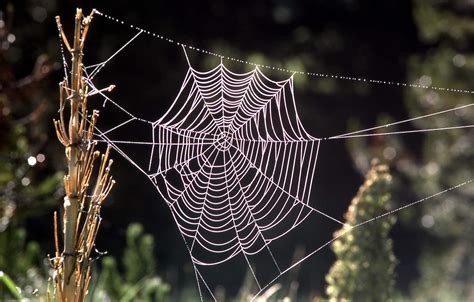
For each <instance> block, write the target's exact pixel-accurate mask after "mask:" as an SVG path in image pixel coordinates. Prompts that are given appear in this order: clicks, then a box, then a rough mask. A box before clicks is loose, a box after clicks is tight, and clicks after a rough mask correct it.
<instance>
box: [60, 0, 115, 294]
mask: <svg viewBox="0 0 474 302" xmlns="http://www.w3.org/2000/svg"><path fill="white" fill-rule="evenodd" d="M92 17H93V12H92V13H91V14H90V15H89V16H83V14H82V10H81V9H77V12H76V17H75V28H74V41H73V48H71V46H70V45H71V44H70V43H69V41H68V39H67V37H66V34H65V33H64V31H63V27H62V25H61V21H60V18H59V17H56V22H57V25H58V29H59V31H60V36H61V38H62V40H63V42H64V44H65V46H66V49H67V50H68V51H69V52H70V54H71V65H72V70H71V81H68V80H67V78H65V79H64V81H62V82H61V83H60V84H59V91H60V93H59V105H60V110H59V120H55V121H54V126H55V129H56V133H57V136H58V140H59V141H60V142H61V144H63V145H64V147H65V151H66V159H67V165H68V174H67V175H66V176H65V177H64V188H65V192H66V196H65V197H64V204H63V224H62V233H63V250H62V252H60V250H59V243H58V239H57V221H56V220H57V216H56V214H55V236H56V257H55V258H53V260H52V264H53V268H54V270H55V277H54V284H55V293H56V296H57V299H58V300H59V301H65V302H76V301H83V300H84V298H85V296H86V294H87V290H88V288H89V284H90V280H91V265H92V260H91V259H92V258H91V254H92V252H93V250H94V246H95V240H96V237H97V233H98V230H99V226H100V222H101V218H100V208H101V205H102V203H103V202H104V200H105V198H106V197H107V195H108V194H109V193H110V191H111V189H112V187H113V185H114V180H113V179H112V178H111V176H110V174H109V173H110V168H111V165H112V160H109V153H110V147H109V148H107V151H106V152H105V153H104V154H102V156H101V155H100V152H99V151H96V150H95V145H94V143H93V134H94V128H95V124H96V122H97V118H98V111H94V112H93V114H92V118H91V120H90V121H89V120H88V119H87V116H88V112H87V97H88V86H87V85H86V84H85V83H84V79H83V77H82V69H83V65H82V58H83V49H84V42H85V40H86V37H87V33H88V30H89V26H90V23H91V21H92ZM67 105H69V108H70V112H69V115H67V116H66V115H65V113H64V111H65V108H66V107H67ZM99 157H100V165H99V169H98V171H97V174H94V163H95V162H96V160H97V159H98V158H99ZM93 176H94V177H93ZM92 179H93V180H94V185H93V186H90V183H91V180H92ZM90 188H92V190H90ZM89 191H90V192H91V195H88V192H89Z"/></svg>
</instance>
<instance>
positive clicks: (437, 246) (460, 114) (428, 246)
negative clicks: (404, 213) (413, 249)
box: [406, 0, 474, 301]
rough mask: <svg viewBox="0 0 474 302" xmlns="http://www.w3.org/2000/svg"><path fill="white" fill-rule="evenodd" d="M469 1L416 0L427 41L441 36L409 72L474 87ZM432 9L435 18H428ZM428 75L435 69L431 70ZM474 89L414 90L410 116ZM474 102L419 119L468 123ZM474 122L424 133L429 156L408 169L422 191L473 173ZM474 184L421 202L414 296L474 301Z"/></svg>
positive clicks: (468, 99)
mask: <svg viewBox="0 0 474 302" xmlns="http://www.w3.org/2000/svg"><path fill="white" fill-rule="evenodd" d="M468 2H469V1H465V0H461V1H434V0H425V1H416V2H415V3H416V5H415V15H414V16H415V21H416V22H417V26H418V31H419V33H420V35H421V36H422V37H423V38H424V39H425V41H427V42H430V43H431V42H437V43H436V44H433V45H432V47H430V49H429V51H428V52H427V53H426V54H424V55H418V56H414V57H413V58H412V59H411V60H410V62H409V65H408V73H409V77H410V80H412V81H417V80H421V79H424V80H425V81H426V80H427V81H428V83H431V82H432V83H433V85H436V86H441V87H455V88H459V89H472V87H473V85H474V80H473V78H472V72H473V71H474V53H473V52H472V47H467V45H468V43H470V42H469V41H472V38H473V35H474V21H473V20H472V18H470V19H469V18H468V15H467V14H466V12H467V11H468V10H467V7H468V6H469V3H468ZM428 17H429V18H428ZM428 75H429V77H428ZM472 102H473V97H472V95H470V94H454V93H443V92H442V91H430V90H411V91H410V92H409V93H407V97H406V104H407V107H408V109H409V113H410V115H411V116H416V115H419V113H420V112H424V113H425V114H426V113H431V112H436V111H441V110H445V109H449V108H453V107H457V106H461V105H466V104H471V103H472ZM473 120H474V110H473V108H472V107H469V108H466V109H462V110H457V111H455V112H453V113H451V114H442V115H438V116H434V117H432V118H430V119H423V120H420V121H419V122H418V124H417V126H419V127H424V128H433V127H445V126H457V125H469V124H472V121H473ZM473 133H474V132H473V131H472V129H462V130H461V129H459V130H455V131H439V132H430V133H428V134H426V137H425V139H424V140H423V145H422V147H423V159H424V160H423V161H422V162H421V163H420V164H419V165H418V167H417V169H416V170H415V171H413V173H410V174H409V175H410V177H411V179H412V181H413V183H414V185H415V189H416V191H417V192H418V193H419V194H420V195H424V196H426V195H430V194H434V193H436V192H439V191H441V190H444V189H446V188H447V187H452V186H455V185H457V184H459V183H462V182H464V181H466V180H468V179H472V178H474V172H473V171H472V163H473V161H474V149H473V148H472V145H473V143H474V135H473ZM473 192H474V191H473V187H472V185H467V186H463V187H460V188H457V189H456V190H453V191H450V192H447V193H446V194H443V196H442V197H441V196H440V198H438V200H437V201H435V202H430V203H426V204H423V207H422V208H421V214H420V215H419V218H420V219H419V220H418V221H417V223H416V224H417V226H418V227H421V228H422V230H423V232H424V233H425V234H424V237H425V238H427V241H426V242H424V245H425V248H423V249H422V251H423V253H422V255H421V257H420V259H419V271H420V275H421V277H420V279H419V280H418V281H417V282H416V283H415V285H414V286H413V291H412V299H413V300H415V301H427V300H428V301H471V300H473V299H474V262H473V261H472V255H473V254H474V236H473V232H472V230H473V229H474V216H473V213H474V204H473V203H472V196H473Z"/></svg>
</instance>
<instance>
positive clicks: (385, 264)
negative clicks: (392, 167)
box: [326, 163, 396, 302]
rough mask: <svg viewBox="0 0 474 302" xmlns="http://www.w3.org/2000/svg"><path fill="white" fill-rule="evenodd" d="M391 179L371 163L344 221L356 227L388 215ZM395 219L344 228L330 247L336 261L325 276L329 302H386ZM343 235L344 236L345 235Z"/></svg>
mask: <svg viewBox="0 0 474 302" xmlns="http://www.w3.org/2000/svg"><path fill="white" fill-rule="evenodd" d="M390 182H391V176H390V174H389V172H388V167H387V166H385V165H381V164H376V163H374V164H373V166H372V169H371V170H370V171H369V173H368V174H367V177H366V181H365V183H364V184H363V185H362V187H361V188H360V189H359V192H358V193H357V195H356V197H355V198H354V199H353V200H352V203H351V205H350V206H349V210H348V212H347V213H346V215H345V217H346V220H347V224H349V225H357V224H359V223H361V222H364V221H366V220H368V219H371V218H373V217H376V216H378V215H380V214H383V213H385V212H387V211H388V209H389V208H388V202H389V199H390V194H389V193H388V192H389V190H390ZM394 223H395V217H393V216H386V217H384V218H383V219H380V220H375V221H372V222H370V223H368V224H366V225H364V226H361V227H357V228H355V229H354V230H350V228H351V227H349V226H344V227H343V228H342V229H340V230H339V231H337V232H336V233H335V234H334V236H339V235H342V236H341V237H339V238H338V239H336V240H335V241H334V242H333V243H332V245H331V247H332V250H333V251H334V253H335V254H336V257H337V261H336V262H335V263H334V265H333V266H332V267H331V269H330V271H329V273H328V274H327V276H326V281H327V282H328V286H327V290H326V291H327V294H328V295H329V298H330V301H366V302H371V301H373V302H378V301H387V300H388V299H389V298H391V296H392V294H393V286H394V279H395V273H394V271H395V265H396V259H395V256H394V254H393V251H392V249H393V243H392V240H391V239H390V238H389V232H390V229H391V228H392V226H393V224H394ZM344 233H346V234H344Z"/></svg>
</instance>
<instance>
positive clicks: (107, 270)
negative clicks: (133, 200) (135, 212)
mask: <svg viewBox="0 0 474 302" xmlns="http://www.w3.org/2000/svg"><path fill="white" fill-rule="evenodd" d="M153 247H154V239H153V236H151V235H150V234H144V233H143V227H142V225H141V224H138V223H133V224H130V225H129V226H128V229H127V246H126V248H125V251H124V255H123V258H122V260H121V263H120V266H119V265H118V263H117V260H116V259H115V258H114V257H112V256H106V257H104V258H103V259H102V261H101V263H102V269H101V271H100V273H99V276H98V278H97V286H96V288H95V289H94V292H93V293H92V294H91V297H90V299H91V301H97V300H100V301H122V302H128V301H141V302H163V301H168V300H169V298H168V294H169V292H170V286H169V285H168V284H167V283H165V282H164V281H163V280H162V279H161V278H160V277H159V276H158V275H157V274H156V265H155V260H154V259H155V256H154V254H153ZM121 269H122V270H123V274H122V275H121V274H120V270H121ZM96 299H97V300H96Z"/></svg>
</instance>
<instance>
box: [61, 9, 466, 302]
mask: <svg viewBox="0 0 474 302" xmlns="http://www.w3.org/2000/svg"><path fill="white" fill-rule="evenodd" d="M100 15H103V14H101V13H100ZM107 18H109V19H113V20H115V21H117V22H121V21H119V20H118V19H114V18H112V17H109V16H107ZM122 23H123V22H122ZM131 27H132V28H136V29H137V30H138V32H137V33H136V34H134V36H133V37H132V38H131V39H130V40H129V41H128V42H127V43H125V44H124V45H123V46H122V47H121V48H119V49H118V50H117V51H116V52H115V53H113V54H112V55H111V56H110V57H109V58H108V59H107V60H105V61H103V62H100V63H98V64H94V65H90V66H87V67H84V74H85V81H86V83H87V85H88V86H89V87H90V92H89V95H100V96H101V97H102V98H103V99H104V106H105V105H106V104H111V105H112V107H113V108H115V109H116V110H117V112H119V113H120V114H121V115H122V116H124V121H120V122H118V123H117V124H115V125H112V126H109V127H107V129H99V128H96V130H97V133H96V136H97V140H96V141H97V142H105V143H108V144H110V145H111V146H112V147H113V148H114V149H115V150H116V151H117V152H118V153H119V154H121V155H122V156H123V157H124V158H125V159H126V160H127V161H129V162H130V163H131V164H132V165H133V166H135V167H136V168H137V169H138V170H139V171H141V172H142V173H143V174H145V175H146V176H147V177H148V179H149V180H150V181H151V182H152V183H153V185H154V186H155V188H156V189H157V190H158V192H159V193H160V195H161V196H162V197H163V199H164V200H165V202H166V203H167V205H168V207H169V208H170V210H171V213H172V216H173V218H174V220H175V222H176V225H177V227H178V229H179V232H180V234H181V235H182V237H183V240H184V243H185V245H186V248H187V249H188V252H189V255H190V257H191V260H192V263H193V267H194V270H195V275H196V280H197V283H198V289H199V293H200V296H201V300H202V299H203V294H202V288H201V287H204V288H206V289H207V291H208V293H209V295H210V296H212V298H214V299H215V297H214V296H213V292H212V290H211V289H210V287H209V285H208V284H207V282H206V278H205V277H204V276H203V274H202V272H201V270H202V268H203V267H209V266H218V265H221V264H224V263H225V262H228V261H230V260H231V259H233V258H235V257H237V256H243V258H244V259H245V261H246V264H247V265H248V268H249V270H250V272H251V273H252V276H253V279H254V281H255V283H256V285H257V287H258V293H257V294H256V296H258V295H259V294H260V293H261V292H263V291H264V290H265V289H266V288H267V287H268V286H269V285H270V284H272V283H273V282H274V281H275V280H276V279H278V278H279V277H280V276H281V275H283V274H284V273H286V272H288V271H289V270H290V269H292V268H293V267H295V266H297V265H299V264H300V263H301V262H303V261H305V260H306V259H308V258H309V257H310V256H312V255H313V254H315V253H317V252H318V251H320V250H321V249H322V248H324V247H325V246H327V245H329V244H330V243H331V242H332V241H334V240H335V239H336V238H333V239H331V240H328V241H325V242H324V243H322V244H320V245H319V246H318V247H317V248H316V249H314V250H312V251H311V252H310V253H308V254H307V255H306V256H304V257H303V258H301V259H299V260H297V261H296V262H294V263H292V264H291V265H287V266H285V267H283V266H282V264H281V263H280V262H279V261H278V260H277V258H276V257H275V256H274V251H273V250H272V247H271V245H270V244H271V243H272V242H274V241H278V240H279V239H280V238H282V237H284V236H285V235H287V234H288V233H290V232H291V231H292V230H294V229H295V228H297V227H298V226H299V225H300V224H301V223H302V222H303V221H305V220H306V219H307V218H308V217H309V216H311V214H315V215H316V216H318V217H319V219H324V220H328V221H330V222H331V223H335V224H338V225H343V226H344V229H345V232H343V233H341V234H340V235H339V236H338V237H340V236H343V235H345V234H346V233H348V232H350V231H351V230H353V229H354V228H356V227H360V226H363V225H365V224H367V223H370V222H371V221H374V220H376V219H379V218H382V217H385V216H387V215H391V214H394V213H396V212H398V211H400V210H402V209H405V208H407V207H410V206H413V205H415V204H418V203H421V202H423V201H426V200H428V199H431V198H434V197H436V196H439V195H441V194H444V193H446V192H448V191H451V190H455V189H457V188H459V187H461V186H464V185H467V184H469V183H471V182H472V181H473V180H472V179H470V180H467V181H465V182H463V183H460V184H458V185H456V186H453V187H450V188H448V189H446V190H443V191H441V192H438V193H436V194H433V195H431V196H427V197H425V198H422V199H420V200H417V201H414V202H411V203H408V204H406V205H404V206H401V207H399V208H397V209H394V210H392V211H390V212H387V213H384V214H382V215H380V216H377V217H373V218H371V219H369V220H367V221H364V222H361V223H359V224H358V225H354V226H350V225H347V224H344V223H343V222H341V221H339V220H338V219H336V218H334V217H332V216H331V215H329V214H327V213H325V212H323V211H321V210H319V209H317V208H315V207H313V206H312V205H311V204H310V202H309V200H310V193H311V190H312V184H313V183H314V173H315V171H316V168H317V162H318V157H319V154H320V148H321V145H322V144H323V142H324V141H325V140H334V139H347V138H354V137H364V136H379V135H394V134H403V133H413V132H428V131H442V130H450V129H461V128H472V127H474V125H462V126H452V127H443V128H432V129H416V130H409V131H392V132H383V133H380V132H377V133H374V130H378V129H382V128H387V127H390V126H394V125H398V124H402V123H407V122H411V121H414V120H417V119H423V118H429V117H432V116H434V115H438V114H446V113H449V112H453V111H457V110H462V109H465V108H467V107H470V106H472V105H474V103H469V104H466V105H461V106H458V107H455V108H450V109H447V110H443V111H439V112H435V113H431V114H427V115H423V116H419V117H415V118H411V119H406V120H402V121H397V122H394V123H390V124H386V125H381V126H376V127H372V128H368V129H362V130H358V131H354V132H350V133H344V134H340V135H336V136H332V137H326V138H316V137H313V136H311V135H310V134H308V133H307V131H306V130H305V129H304V127H303V125H302V123H301V120H300V118H299V116H298V113H297V108H296V102H295V95H294V87H293V78H294V74H297V73H298V72H297V71H293V74H292V75H291V76H290V77H289V78H287V79H286V80H283V81H274V80H271V79H269V78H268V77H266V76H265V75H264V74H263V72H262V71H261V70H260V68H259V66H255V68H254V69H253V70H251V71H249V72H246V73H235V72H232V71H231V70H229V69H228V68H227V67H226V66H225V65H224V64H223V62H222V59H223V58H224V57H223V56H220V55H217V56H219V57H220V58H221V62H220V64H219V65H217V66H216V67H215V68H213V69H211V70H209V71H198V70H196V69H195V68H193V67H192V65H191V63H190V61H189V58H188V56H187V53H186V49H193V47H190V46H187V45H184V44H182V43H177V44H178V45H180V46H181V47H182V48H183V51H184V53H185V56H186V60H187V63H188V70H187V72H186V75H185V77H184V81H183V83H182V85H181V88H180V90H179V93H178V95H177V97H176V98H175V100H174V102H173V104H172V105H171V107H170V108H169V109H168V111H167V112H166V113H165V114H164V115H163V116H162V117H161V118H159V119H157V120H155V121H149V120H146V119H142V118H139V117H136V116H135V115H133V114H131V113H130V112H129V111H127V110H126V109H125V108H124V107H123V106H122V105H120V104H119V103H118V102H116V101H113V100H112V99H110V97H108V96H107V95H106V93H105V91H104V90H100V89H98V88H97V87H96V86H95V85H94V83H93V79H94V77H95V76H96V75H97V74H98V73H99V72H100V71H101V69H102V68H103V67H104V66H105V65H106V64H107V63H108V62H110V60H112V59H113V58H114V57H115V56H116V55H118V54H119V53H120V52H121V51H123V50H124V49H125V48H126V47H127V46H128V45H129V44H130V43H132V42H133V41H134V40H135V39H136V38H137V37H139V36H140V35H141V34H142V33H144V32H145V33H147V34H149V35H153V36H155V34H154V33H150V32H147V31H145V30H143V29H141V28H138V27H135V26H133V25H132V26H131ZM161 39H163V37H162V36H161ZM167 40H169V41H168V42H171V43H175V42H174V41H172V40H170V39H167ZM198 51H201V52H206V51H203V50H199V49H198ZM210 54H211V55H216V54H213V53H210ZM63 58H64V54H63ZM228 59H229V58H228ZM230 59H231V60H235V59H232V58H230ZM63 62H64V66H65V74H66V78H67V75H68V70H67V64H66V63H65V62H66V61H65V60H63ZM244 63H248V62H244ZM266 67H267V68H268V66H266ZM270 68H271V66H270ZM273 69H274V68H273ZM341 78H343V77H341ZM359 80H360V79H359ZM373 81H374V82H377V83H378V82H380V83H382V82H385V81H375V80H373ZM390 83H391V82H390ZM390 83H387V85H391V84H390ZM401 86H406V85H403V83H402V85H401ZM418 88H419V87H418ZM422 88H427V87H422ZM438 89H443V90H448V91H453V92H464V93H471V92H470V91H464V90H458V89H450V88H439V87H438ZM125 126H127V127H137V129H138V127H140V129H144V130H143V133H146V134H145V137H148V140H143V141H139V140H117V139H114V135H115V134H116V133H118V132H120V130H121V129H123V128H124V127H125ZM123 145H126V146H132V147H133V146H135V147H137V148H138V149H139V152H136V153H134V152H130V151H129V150H131V149H130V148H127V149H125V148H123V147H122V146H123ZM145 157H146V161H144V160H143V159H144V158H145ZM338 237H337V238H338ZM255 255H264V256H265V257H267V258H268V259H270V262H271V265H272V266H273V267H274V273H273V276H271V277H270V278H269V279H268V278H266V279H265V278H262V277H259V274H258V272H256V270H255V269H254V266H253V265H252V261H251V260H250V258H251V257H253V256H255ZM256 296H255V297H256Z"/></svg>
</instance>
